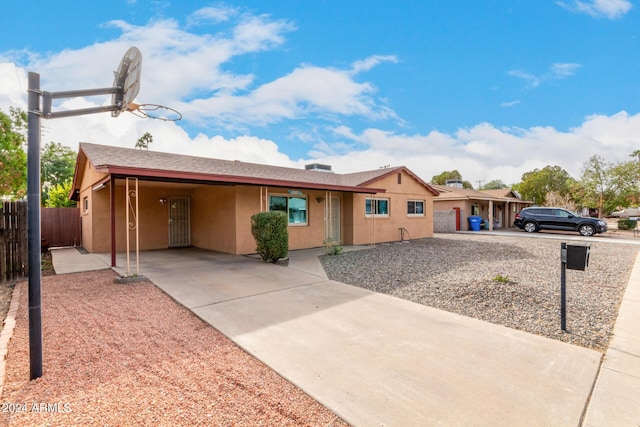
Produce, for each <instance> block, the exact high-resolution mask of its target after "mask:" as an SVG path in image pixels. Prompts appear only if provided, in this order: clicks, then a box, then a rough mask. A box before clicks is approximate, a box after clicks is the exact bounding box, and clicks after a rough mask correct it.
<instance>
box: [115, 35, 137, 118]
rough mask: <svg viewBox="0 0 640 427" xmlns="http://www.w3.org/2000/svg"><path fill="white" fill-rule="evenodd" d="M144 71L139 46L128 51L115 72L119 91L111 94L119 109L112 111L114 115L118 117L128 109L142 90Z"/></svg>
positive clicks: (116, 86) (116, 85)
mask: <svg viewBox="0 0 640 427" xmlns="http://www.w3.org/2000/svg"><path fill="white" fill-rule="evenodd" d="M141 73H142V53H140V50H139V49H138V48H137V47H135V46H134V47H131V48H129V50H127V51H126V53H125V54H124V56H123V57H122V61H120V66H119V67H118V71H116V72H115V78H114V80H113V87H114V88H118V91H117V92H116V93H114V94H113V95H112V96H111V104H112V105H115V106H117V107H118V109H116V110H113V111H111V116H112V117H118V116H119V115H120V113H121V112H123V111H127V110H128V109H129V105H131V103H132V102H133V100H134V99H135V97H136V96H137V95H138V92H139V91H140V75H141Z"/></svg>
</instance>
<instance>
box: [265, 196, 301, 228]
mask: <svg viewBox="0 0 640 427" xmlns="http://www.w3.org/2000/svg"><path fill="white" fill-rule="evenodd" d="M269 210H270V211H282V212H286V213H287V216H288V217H289V224H294V225H306V224H307V198H306V197H300V196H297V197H290V196H269Z"/></svg>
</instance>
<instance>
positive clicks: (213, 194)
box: [191, 185, 238, 254]
mask: <svg viewBox="0 0 640 427" xmlns="http://www.w3.org/2000/svg"><path fill="white" fill-rule="evenodd" d="M236 188H237V187H231V186H213V185H208V186H204V185H203V186H202V187H198V188H197V189H195V190H194V191H193V198H192V200H191V243H192V244H193V245H194V246H196V247H198V248H203V249H210V250H214V251H219V252H226V253H232V254H235V253H238V252H237V242H236V227H237V220H236V217H237V215H236V200H237V190H236Z"/></svg>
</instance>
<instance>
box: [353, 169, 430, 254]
mask: <svg viewBox="0 0 640 427" xmlns="http://www.w3.org/2000/svg"><path fill="white" fill-rule="evenodd" d="M399 174H400V175H401V176H400V178H398V174H395V173H394V174H391V175H389V176H387V177H385V178H383V179H380V180H377V181H375V182H373V183H371V185H370V186H371V187H374V188H385V189H386V190H387V191H386V192H385V193H380V194H376V195H375V196H374V197H375V198H388V199H389V215H388V216H386V217H385V216H375V217H371V216H367V215H366V213H365V204H366V199H367V198H370V197H371V196H369V195H365V194H354V195H353V205H352V209H353V210H352V214H353V243H352V244H355V245H362V244H369V243H379V242H391V241H399V240H400V239H401V232H400V228H404V229H405V230H406V233H405V234H404V238H405V239H407V238H410V239H420V238H425V237H433V193H431V192H430V191H429V190H427V189H426V188H425V187H424V186H423V185H422V184H420V183H419V182H418V181H416V180H415V179H414V178H413V177H412V176H411V175H409V174H407V173H405V172H400V173H399ZM410 200H422V201H424V211H425V213H424V215H423V216H413V215H408V214H407V202H408V201H410Z"/></svg>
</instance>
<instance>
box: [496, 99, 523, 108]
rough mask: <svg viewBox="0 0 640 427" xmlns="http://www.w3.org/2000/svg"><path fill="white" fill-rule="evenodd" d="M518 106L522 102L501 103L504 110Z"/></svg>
mask: <svg viewBox="0 0 640 427" xmlns="http://www.w3.org/2000/svg"><path fill="white" fill-rule="evenodd" d="M518 104H520V101H518V100H515V101H505V102H502V103H500V106H501V107H504V108H509V107H514V106H516V105H518Z"/></svg>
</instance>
